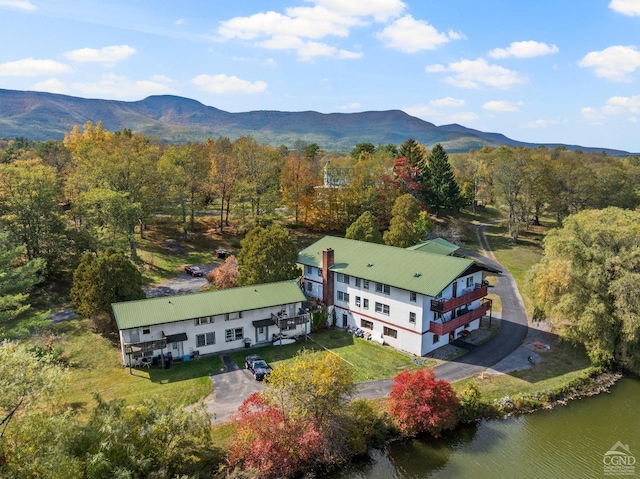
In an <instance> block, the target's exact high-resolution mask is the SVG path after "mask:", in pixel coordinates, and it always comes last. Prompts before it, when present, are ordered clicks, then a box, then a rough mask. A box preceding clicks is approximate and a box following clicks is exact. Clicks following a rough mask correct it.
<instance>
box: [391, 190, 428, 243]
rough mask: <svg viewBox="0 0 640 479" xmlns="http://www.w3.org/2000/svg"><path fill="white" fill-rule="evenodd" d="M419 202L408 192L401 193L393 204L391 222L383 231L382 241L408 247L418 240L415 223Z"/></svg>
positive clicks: (418, 215)
mask: <svg viewBox="0 0 640 479" xmlns="http://www.w3.org/2000/svg"><path fill="white" fill-rule="evenodd" d="M421 209H422V208H421V207H420V203H418V201H417V200H416V199H415V198H414V197H413V196H411V195H410V194H406V195H402V196H401V197H399V198H398V199H397V200H396V202H395V203H394V205H393V210H392V215H393V216H392V218H391V224H390V225H389V229H388V230H387V231H385V232H384V235H383V238H384V243H385V244H387V245H389V246H397V247H398V248H408V247H409V246H413V245H414V244H416V243H418V242H419V241H420V231H419V230H418V228H417V225H418V224H419V221H420V212H421Z"/></svg>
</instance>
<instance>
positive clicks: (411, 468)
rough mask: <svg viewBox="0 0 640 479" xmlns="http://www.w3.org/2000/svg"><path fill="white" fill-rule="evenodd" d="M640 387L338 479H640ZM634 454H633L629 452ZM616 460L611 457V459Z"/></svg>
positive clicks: (426, 441)
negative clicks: (637, 461) (468, 478)
mask: <svg viewBox="0 0 640 479" xmlns="http://www.w3.org/2000/svg"><path fill="white" fill-rule="evenodd" d="M639 406H640V380H638V379H635V378H623V379H622V380H620V381H619V382H618V383H617V384H616V385H615V386H614V387H613V388H612V389H611V393H610V394H606V393H605V394H600V395H598V396H594V397H591V398H585V399H582V400H576V401H573V402H571V403H569V404H568V405H567V406H564V407H557V408H555V409H553V410H545V411H539V412H536V413H533V414H529V415H523V416H519V417H511V418H507V419H498V420H487V421H483V422H481V423H479V424H477V425H475V426H466V427H461V428H458V429H457V430H456V431H453V432H452V433H450V434H448V435H446V436H445V437H443V438H440V439H438V440H434V439H431V438H423V439H415V440H411V441H404V442H399V443H396V444H392V445H390V446H389V447H388V448H387V449H385V450H382V451H374V452H372V453H371V456H370V460H368V461H361V462H359V463H354V464H352V465H351V466H350V467H349V468H347V469H346V470H343V471H341V472H340V473H339V474H334V475H332V476H330V477H331V479H423V478H430V479H431V478H438V479H440V478H467V477H474V478H477V479H481V478H485V477H487V478H489V477H490V478H496V479H497V478H509V479H511V478H516V477H517V478H563V479H565V478H594V477H640V462H639V464H638V465H635V458H638V460H639V461H640V414H639V413H638V407H639ZM627 451H628V452H627ZM607 452H609V454H607ZM625 474H627V475H626V476H625Z"/></svg>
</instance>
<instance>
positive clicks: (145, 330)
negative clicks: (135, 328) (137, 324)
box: [142, 328, 151, 334]
mask: <svg viewBox="0 0 640 479" xmlns="http://www.w3.org/2000/svg"><path fill="white" fill-rule="evenodd" d="M142 334H151V330H150V329H149V328H145V329H143V330H142Z"/></svg>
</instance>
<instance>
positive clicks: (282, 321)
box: [271, 313, 311, 329]
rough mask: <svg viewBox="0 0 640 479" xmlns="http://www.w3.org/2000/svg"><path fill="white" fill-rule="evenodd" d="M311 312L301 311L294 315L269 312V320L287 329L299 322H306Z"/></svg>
mask: <svg viewBox="0 0 640 479" xmlns="http://www.w3.org/2000/svg"><path fill="white" fill-rule="evenodd" d="M310 319H311V314H310V313H303V314H298V315H296V316H287V315H286V314H281V315H276V314H273V313H272V314H271V320H272V321H273V322H274V323H275V324H276V325H277V326H278V327H279V328H280V329H288V328H290V327H293V326H297V325H299V324H306V323H308V322H309V321H310Z"/></svg>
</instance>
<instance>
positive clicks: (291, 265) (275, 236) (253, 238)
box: [238, 223, 300, 286]
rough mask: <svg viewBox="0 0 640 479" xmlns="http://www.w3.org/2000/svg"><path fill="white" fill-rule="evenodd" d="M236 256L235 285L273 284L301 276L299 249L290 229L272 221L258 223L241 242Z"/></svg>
mask: <svg viewBox="0 0 640 479" xmlns="http://www.w3.org/2000/svg"><path fill="white" fill-rule="evenodd" d="M240 245H241V248H242V249H241V250H240V254H239V255H238V285H239V286H247V285H250V284H262V283H273V282H276V281H285V280H288V279H295V278H297V277H298V276H299V275H300V269H299V268H298V265H297V263H298V248H297V247H296V243H295V241H293V239H291V237H290V236H289V232H288V231H287V230H286V229H284V228H283V227H282V226H280V225H277V224H275V223H274V224H272V225H271V226H269V227H268V228H263V227H262V226H257V227H255V228H254V229H252V230H251V231H249V233H248V234H247V236H245V238H244V239H243V240H242V241H241V243H240Z"/></svg>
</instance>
